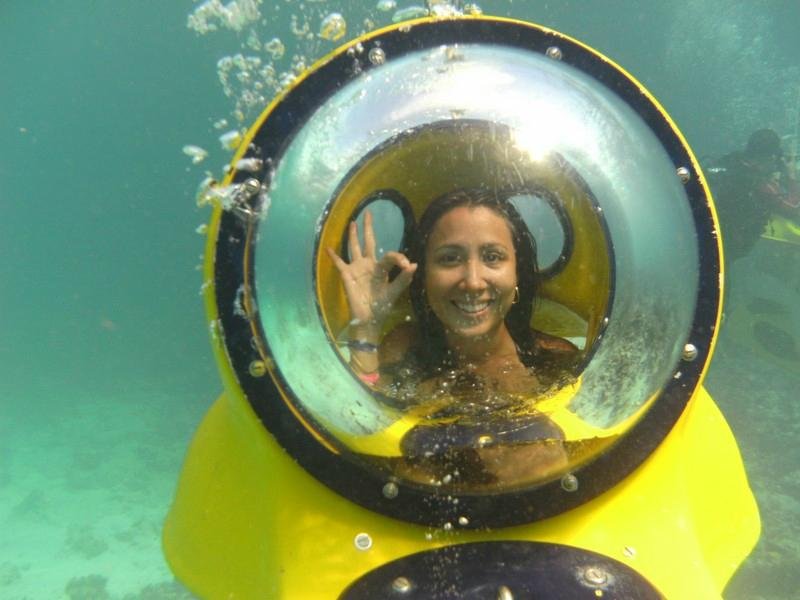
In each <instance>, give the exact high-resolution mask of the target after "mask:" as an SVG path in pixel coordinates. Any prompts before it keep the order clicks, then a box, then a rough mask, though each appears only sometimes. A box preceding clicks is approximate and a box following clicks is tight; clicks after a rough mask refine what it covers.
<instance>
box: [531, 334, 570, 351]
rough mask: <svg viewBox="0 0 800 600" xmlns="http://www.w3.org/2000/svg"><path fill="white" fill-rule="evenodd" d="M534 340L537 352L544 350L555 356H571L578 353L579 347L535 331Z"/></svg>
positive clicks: (562, 339)
mask: <svg viewBox="0 0 800 600" xmlns="http://www.w3.org/2000/svg"><path fill="white" fill-rule="evenodd" d="M534 340H536V341H535V344H536V349H537V350H544V351H546V352H552V353H554V354H563V355H565V356H566V355H570V354H576V353H577V352H578V347H577V346H576V345H575V344H573V343H572V342H570V341H569V340H565V339H564V338H560V337H556V336H554V335H550V334H549V333H544V332H542V331H536V330H534Z"/></svg>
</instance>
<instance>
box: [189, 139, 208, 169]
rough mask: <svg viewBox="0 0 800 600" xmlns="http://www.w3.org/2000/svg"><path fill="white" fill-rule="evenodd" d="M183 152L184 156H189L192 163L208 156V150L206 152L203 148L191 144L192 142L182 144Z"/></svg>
mask: <svg viewBox="0 0 800 600" xmlns="http://www.w3.org/2000/svg"><path fill="white" fill-rule="evenodd" d="M183 153H184V154H185V155H186V156H191V158H192V164H193V165H196V164H198V163H201V162H203V161H204V160H205V159H206V157H207V156H208V152H206V151H205V150H204V149H203V148H201V147H200V146H193V145H192V144H187V145H186V146H184V147H183Z"/></svg>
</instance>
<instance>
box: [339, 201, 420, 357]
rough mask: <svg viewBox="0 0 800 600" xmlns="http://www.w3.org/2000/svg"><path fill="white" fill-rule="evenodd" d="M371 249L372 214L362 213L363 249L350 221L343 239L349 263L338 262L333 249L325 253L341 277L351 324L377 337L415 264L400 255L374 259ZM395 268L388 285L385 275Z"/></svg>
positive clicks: (405, 286)
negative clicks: (344, 239) (346, 235)
mask: <svg viewBox="0 0 800 600" xmlns="http://www.w3.org/2000/svg"><path fill="white" fill-rule="evenodd" d="M375 246H376V243H375V232H374V231H373V229H372V214H371V213H370V212H369V211H365V213H364V248H363V249H362V248H361V242H360V241H359V239H358V225H357V224H356V222H355V221H353V222H351V223H350V228H349V231H348V240H347V248H348V251H349V253H350V262H349V263H347V262H345V261H344V260H342V258H341V257H340V256H339V255H338V254H336V252H334V250H333V249H331V248H326V250H327V252H328V256H330V257H331V260H332V261H333V263H334V264H335V265H336V268H337V269H338V271H339V274H340V275H341V277H342V283H343V284H344V291H345V294H346V295H347V303H348V304H349V305H350V318H351V319H352V320H353V321H355V323H353V325H354V326H356V327H357V328H358V329H360V330H362V331H365V330H368V331H372V332H374V333H375V334H379V333H380V328H381V326H382V324H383V321H384V320H385V319H386V316H387V315H388V314H389V312H390V311H391V309H392V306H394V303H395V301H396V300H397V298H398V296H400V294H401V293H403V290H405V289H406V288H407V287H408V286H409V284H410V283H411V278H412V277H413V276H414V272H415V271H416V270H417V265H416V264H415V263H411V262H410V261H409V260H408V258H406V256H405V255H404V254H402V253H400V252H387V253H386V254H384V255H383V257H382V258H381V259H380V260H376V258H375ZM395 267H397V268H398V269H399V270H400V273H399V274H398V275H397V277H395V278H394V280H393V281H391V282H390V281H389V272H390V271H391V270H392V269H394V268H395ZM370 337H372V336H370ZM370 341H373V342H375V341H377V340H370Z"/></svg>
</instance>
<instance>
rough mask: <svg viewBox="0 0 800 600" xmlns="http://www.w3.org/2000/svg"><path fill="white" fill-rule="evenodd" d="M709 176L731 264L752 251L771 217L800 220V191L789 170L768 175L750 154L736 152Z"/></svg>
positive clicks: (720, 161)
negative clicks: (789, 174)
mask: <svg viewBox="0 0 800 600" xmlns="http://www.w3.org/2000/svg"><path fill="white" fill-rule="evenodd" d="M776 174H779V176H778V178H777V179H776V178H775V175H776ZM708 175H709V183H710V185H711V192H712V194H713V196H714V200H715V201H716V203H717V208H718V215H719V220H720V223H721V227H722V239H723V243H724V245H725V248H724V249H725V258H726V259H727V260H728V261H734V260H736V259H737V258H741V257H742V256H744V255H746V254H747V253H749V252H750V250H752V248H753V246H754V245H755V243H756V242H757V241H758V238H759V237H760V236H761V234H762V233H763V232H764V228H765V227H766V225H767V223H768V222H769V219H770V215H772V214H779V215H783V216H787V217H790V218H796V217H797V216H800V191H799V190H798V185H797V182H796V181H795V180H793V179H790V178H789V176H788V173H787V172H786V171H785V169H783V170H781V171H776V172H775V173H769V174H766V173H764V172H763V171H762V170H760V169H759V168H758V167H756V165H755V164H754V163H753V162H751V161H750V160H749V159H748V157H747V155H746V154H744V153H742V152H734V153H732V154H728V155H726V156H724V157H723V158H722V159H720V160H719V162H718V163H717V164H716V165H715V166H713V167H711V168H710V169H709V170H708Z"/></svg>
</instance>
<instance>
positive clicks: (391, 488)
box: [383, 481, 400, 500]
mask: <svg viewBox="0 0 800 600" xmlns="http://www.w3.org/2000/svg"><path fill="white" fill-rule="evenodd" d="M399 493H400V488H398V487H397V484H396V483H395V482H394V481H390V482H389V483H387V484H386V485H384V486H383V497H384V498H387V499H388V500H394V499H395V498H397V494H399Z"/></svg>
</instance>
